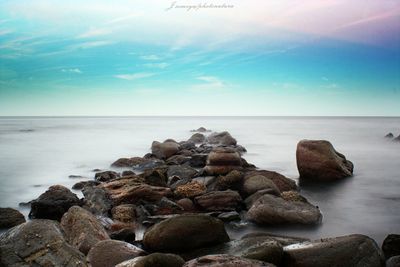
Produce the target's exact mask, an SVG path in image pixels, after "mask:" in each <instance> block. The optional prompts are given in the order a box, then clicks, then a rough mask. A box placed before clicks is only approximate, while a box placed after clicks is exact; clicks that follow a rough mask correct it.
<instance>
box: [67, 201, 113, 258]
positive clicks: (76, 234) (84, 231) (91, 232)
mask: <svg viewBox="0 0 400 267" xmlns="http://www.w3.org/2000/svg"><path fill="white" fill-rule="evenodd" d="M61 228H62V230H63V231H64V233H65V239H66V240H67V242H68V243H69V244H70V245H71V246H73V247H76V248H77V249H79V251H81V252H82V253H83V254H85V255H86V254H87V253H88V252H89V250H90V249H91V248H92V247H93V246H94V245H96V244H97V243H98V242H100V241H102V240H107V239H110V238H109V236H108V234H107V232H106V231H105V230H104V228H103V226H102V225H101V223H100V222H99V221H98V220H97V219H96V217H94V216H93V214H91V213H90V212H88V211H87V210H85V209H82V208H81V207H78V206H73V207H71V208H70V209H69V210H68V212H67V213H65V214H64V216H63V217H62V218H61Z"/></svg>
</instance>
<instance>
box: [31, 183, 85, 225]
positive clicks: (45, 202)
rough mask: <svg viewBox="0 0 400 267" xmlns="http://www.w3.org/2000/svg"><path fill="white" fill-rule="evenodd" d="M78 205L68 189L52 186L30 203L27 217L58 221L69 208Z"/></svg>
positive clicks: (76, 199)
mask: <svg viewBox="0 0 400 267" xmlns="http://www.w3.org/2000/svg"><path fill="white" fill-rule="evenodd" d="M80 205H81V201H80V200H79V198H78V197H77V196H76V195H75V194H74V193H72V192H71V191H70V190H69V189H68V188H66V187H64V186H62V185H53V186H50V187H49V189H48V190H47V191H46V192H44V193H43V194H41V195H40V196H39V197H38V198H37V199H35V200H32V201H31V211H30V213H29V217H30V218H32V219H50V220H57V221H59V220H60V219H61V217H62V216H63V214H64V213H65V212H67V211H68V209H69V208H70V207H72V206H80Z"/></svg>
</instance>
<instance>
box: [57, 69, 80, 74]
mask: <svg viewBox="0 0 400 267" xmlns="http://www.w3.org/2000/svg"><path fill="white" fill-rule="evenodd" d="M61 72H67V73H77V74H81V73H82V71H81V70H80V69H78V68H74V69H61Z"/></svg>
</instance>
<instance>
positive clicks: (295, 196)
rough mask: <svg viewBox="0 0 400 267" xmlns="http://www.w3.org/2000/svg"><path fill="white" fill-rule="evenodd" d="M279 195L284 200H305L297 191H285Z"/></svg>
mask: <svg viewBox="0 0 400 267" xmlns="http://www.w3.org/2000/svg"><path fill="white" fill-rule="evenodd" d="M281 197H282V198H283V199H284V200H286V201H300V202H307V199H306V198H305V197H303V196H302V195H300V194H299V192H297V191H285V192H283V193H282V194H281Z"/></svg>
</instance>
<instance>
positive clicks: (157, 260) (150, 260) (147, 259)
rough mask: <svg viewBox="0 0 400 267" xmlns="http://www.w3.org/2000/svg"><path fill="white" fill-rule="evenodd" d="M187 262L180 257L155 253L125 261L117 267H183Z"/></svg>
mask: <svg viewBox="0 0 400 267" xmlns="http://www.w3.org/2000/svg"><path fill="white" fill-rule="evenodd" d="M183 264H185V261H184V260H183V259H182V258H181V257H180V256H178V255H175V254H165V253H153V254H150V255H147V256H142V257H137V258H134V259H132V260H128V261H124V262H122V263H120V264H118V265H117V266H115V267H182V266H183Z"/></svg>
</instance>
